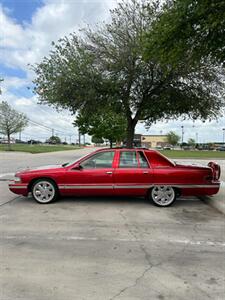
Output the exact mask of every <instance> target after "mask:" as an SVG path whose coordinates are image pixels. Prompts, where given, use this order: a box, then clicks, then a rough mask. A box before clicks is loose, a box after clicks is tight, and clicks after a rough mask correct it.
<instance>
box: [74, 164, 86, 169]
mask: <svg viewBox="0 0 225 300" xmlns="http://www.w3.org/2000/svg"><path fill="white" fill-rule="evenodd" d="M82 169H83V167H82V166H81V165H79V164H78V165H76V166H74V167H73V168H72V170H82Z"/></svg>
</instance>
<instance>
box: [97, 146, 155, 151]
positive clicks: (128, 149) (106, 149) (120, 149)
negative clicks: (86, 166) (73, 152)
mask: <svg viewBox="0 0 225 300" xmlns="http://www.w3.org/2000/svg"><path fill="white" fill-rule="evenodd" d="M113 150H117V151H124V150H125V151H134V150H142V151H149V152H157V151H156V150H153V149H148V148H144V147H142V148H139V147H137V148H125V147H114V148H102V149H97V150H96V151H95V152H104V151H113Z"/></svg>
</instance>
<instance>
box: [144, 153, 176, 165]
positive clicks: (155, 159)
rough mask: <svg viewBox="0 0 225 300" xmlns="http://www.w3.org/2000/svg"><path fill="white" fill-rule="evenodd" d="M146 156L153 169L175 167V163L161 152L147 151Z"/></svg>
mask: <svg viewBox="0 0 225 300" xmlns="http://www.w3.org/2000/svg"><path fill="white" fill-rule="evenodd" d="M145 154H146V156H147V158H148V161H149V162H150V164H151V167H152V168H157V167H158V168H160V167H174V165H175V164H174V162H172V161H171V160H169V159H168V158H167V157H165V156H164V155H162V154H161V153H159V152H157V151H156V152H154V151H146V153H145Z"/></svg>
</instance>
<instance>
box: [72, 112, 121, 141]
mask: <svg viewBox="0 0 225 300" xmlns="http://www.w3.org/2000/svg"><path fill="white" fill-rule="evenodd" d="M74 125H75V126H78V128H79V131H80V133H82V134H85V133H87V134H89V135H92V136H95V137H98V138H103V139H106V140H108V141H109V142H110V147H112V143H113V142H116V141H122V140H123V139H124V137H125V132H126V121H125V118H124V116H123V115H121V114H119V113H118V114H117V113H115V112H114V111H112V110H110V108H109V109H106V108H104V109H103V108H102V109H101V110H97V111H95V112H93V113H92V114H87V113H86V112H85V111H84V112H83V113H80V114H79V115H78V116H77V118H76V121H75V122H74Z"/></svg>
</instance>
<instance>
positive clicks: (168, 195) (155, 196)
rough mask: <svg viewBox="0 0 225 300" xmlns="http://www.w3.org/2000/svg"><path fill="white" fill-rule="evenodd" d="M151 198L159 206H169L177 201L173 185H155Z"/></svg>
mask: <svg viewBox="0 0 225 300" xmlns="http://www.w3.org/2000/svg"><path fill="white" fill-rule="evenodd" d="M151 198H152V200H153V202H154V203H155V204H156V205H158V206H169V205H171V204H172V203H173V202H174V201H175V198H176V194H175V191H174V189H173V188H172V187H171V186H166V185H163V186H155V187H153V189H152V190H151Z"/></svg>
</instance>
